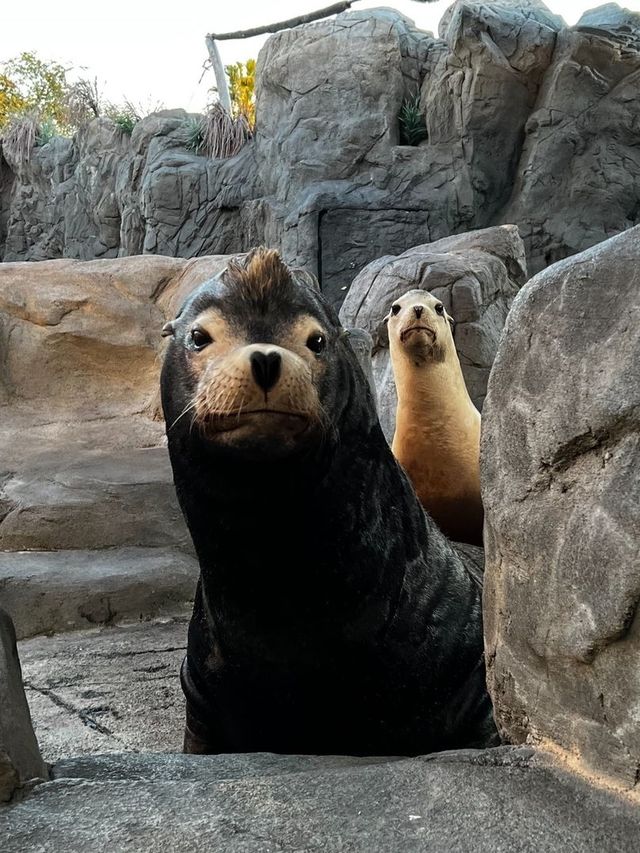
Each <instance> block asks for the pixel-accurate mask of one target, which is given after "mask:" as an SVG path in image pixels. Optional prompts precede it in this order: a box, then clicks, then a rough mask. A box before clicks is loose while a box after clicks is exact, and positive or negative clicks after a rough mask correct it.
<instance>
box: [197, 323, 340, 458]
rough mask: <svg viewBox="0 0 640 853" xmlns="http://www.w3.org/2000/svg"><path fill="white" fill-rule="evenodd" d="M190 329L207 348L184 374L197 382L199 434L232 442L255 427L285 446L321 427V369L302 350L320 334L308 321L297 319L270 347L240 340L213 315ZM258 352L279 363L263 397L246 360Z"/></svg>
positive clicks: (241, 336)
mask: <svg viewBox="0 0 640 853" xmlns="http://www.w3.org/2000/svg"><path fill="white" fill-rule="evenodd" d="M191 327H192V328H194V327H197V328H198V329H200V330H202V331H204V332H206V333H207V334H208V335H209V336H210V338H211V343H210V344H209V345H207V346H206V347H205V348H204V349H203V350H202V351H200V352H193V353H191V354H190V358H189V368H190V370H191V371H192V373H193V374H194V376H195V377H196V378H197V380H198V385H197V389H196V393H195V397H194V401H193V412H194V421H195V423H197V424H199V425H200V427H201V428H203V429H205V430H207V431H209V432H215V433H217V434H218V437H219V438H220V439H222V438H223V437H225V436H226V439H227V440H229V441H233V440H235V439H237V438H238V437H240V435H241V433H242V432H246V431H247V430H249V431H252V430H253V429H254V428H256V427H257V428H258V429H259V430H260V432H261V433H263V434H264V433H265V431H267V430H273V431H274V434H278V435H279V437H280V438H281V440H282V441H283V443H286V441H287V439H288V438H289V437H291V438H292V437H294V436H295V435H297V434H299V433H300V431H301V430H304V429H306V428H307V427H308V426H309V425H310V424H316V425H322V421H323V412H322V408H321V406H320V400H319V397H318V393H317V388H316V384H317V381H318V379H319V375H320V373H321V372H322V371H323V369H324V368H323V365H322V363H321V362H318V360H317V359H316V358H315V356H314V355H313V353H312V352H311V351H310V350H309V349H308V347H307V346H306V341H307V339H308V338H309V336H310V335H312V334H318V333H322V331H323V330H322V329H320V327H319V325H318V322H317V320H315V319H314V318H313V317H310V316H302V317H299V318H298V319H297V320H296V321H295V322H294V323H292V324H291V325H288V326H286V327H285V328H283V329H282V332H281V335H280V336H279V339H278V341H277V343H270V344H256V343H251V342H250V341H248V340H246V339H245V337H244V335H243V334H242V331H241V330H240V329H236V328H234V327H231V326H229V324H228V323H227V321H226V319H225V318H224V316H223V315H222V314H221V313H220V312H219V311H216V310H215V309H208V310H207V311H205V312H203V313H202V314H200V315H199V316H198V317H197V318H196V320H195V321H194V323H192V324H191ZM258 350H262V351H264V352H277V353H278V354H279V355H280V358H281V360H282V367H281V375H280V378H279V379H278V381H277V383H276V384H275V386H274V387H273V388H272V389H270V390H269V392H268V393H265V392H264V391H263V390H262V389H261V388H260V387H259V386H258V385H257V384H256V382H255V380H254V378H253V376H252V373H251V362H250V356H251V353H252V352H254V351H258ZM265 419H266V420H265Z"/></svg>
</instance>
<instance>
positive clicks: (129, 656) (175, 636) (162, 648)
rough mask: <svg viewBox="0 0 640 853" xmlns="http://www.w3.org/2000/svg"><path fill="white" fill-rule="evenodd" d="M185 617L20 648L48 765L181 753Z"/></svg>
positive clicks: (66, 636)
mask: <svg viewBox="0 0 640 853" xmlns="http://www.w3.org/2000/svg"><path fill="white" fill-rule="evenodd" d="M188 615H189V614H188V613H186V612H185V613H184V615H182V616H180V617H175V618H172V619H164V620H155V621H153V622H143V623H137V624H131V625H125V626H120V627H103V628H96V629H91V630H88V631H87V630H85V631H74V632H71V633H66V634H57V635H55V636H52V637H43V636H40V637H34V638H32V639H30V640H23V641H22V642H20V643H19V644H18V650H19V654H20V660H21V662H22V673H23V678H24V682H25V689H26V694H27V700H28V702H29V707H30V708H31V715H32V718H33V724H34V728H35V732H36V736H37V738H38V741H39V743H40V748H41V751H42V754H43V757H44V759H45V760H46V761H49V762H55V761H58V760H59V759H60V758H67V757H71V756H79V755H89V754H92V753H94V754H95V753H103V752H123V751H132V752H174V751H178V750H180V749H181V747H182V730H183V725H184V699H183V694H182V689H181V687H180V680H179V670H180V664H181V662H182V658H183V657H184V654H185V647H186V639H187V625H188Z"/></svg>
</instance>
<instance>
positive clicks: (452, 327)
mask: <svg viewBox="0 0 640 853" xmlns="http://www.w3.org/2000/svg"><path fill="white" fill-rule="evenodd" d="M447 320H448V321H449V325H450V326H451V331H453V330H454V329H455V327H456V321H455V320H454V319H453V317H452V316H451V315H450V314H447Z"/></svg>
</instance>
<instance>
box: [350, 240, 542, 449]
mask: <svg viewBox="0 0 640 853" xmlns="http://www.w3.org/2000/svg"><path fill="white" fill-rule="evenodd" d="M525 280H526V265H525V260H524V246H523V245H522V241H521V240H520V237H519V236H518V230H517V228H515V227H514V226H508V225H506V226H501V227H498V228H487V229H483V230H480V231H473V232H471V233H469V234H460V235H458V236H454V237H447V238H445V239H443V240H438V241H437V242H435V243H431V244H427V245H424V246H414V247H413V248H412V249H409V250H408V251H406V252H404V254H402V255H400V256H398V257H383V258H380V259H379V260H377V261H374V262H373V263H371V264H369V266H367V267H365V269H364V270H363V271H362V272H361V273H360V274H359V275H358V276H357V278H356V279H355V281H354V282H353V285H352V286H351V288H350V290H349V293H348V294H347V297H346V299H345V302H344V304H343V306H342V308H341V311H340V318H341V320H342V322H343V323H344V325H346V326H359V327H361V328H363V329H366V330H367V331H368V332H369V333H370V334H371V335H372V337H373V352H374V355H373V373H374V377H375V382H376V386H377V390H378V414H379V417H380V422H381V424H382V428H383V430H384V432H385V434H386V435H387V437H388V438H389V439H391V437H392V436H393V431H394V426H395V417H396V405H397V397H396V390H395V384H394V380H393V370H392V367H391V360H390V356H389V340H388V337H387V327H386V323H384V317H385V316H386V315H387V314H388V312H389V308H390V306H391V303H392V302H393V300H394V299H396V298H397V297H398V296H401V295H402V294H403V293H406V291H407V290H412V289H413V288H420V289H423V290H429V291H432V292H433V293H434V294H435V295H436V296H437V297H438V298H439V299H442V301H443V303H444V305H445V307H446V309H447V311H448V312H449V313H450V314H451V315H452V316H453V317H454V319H455V321H456V326H455V330H454V340H455V343H456V348H457V350H458V355H459V358H460V364H461V366H462V371H463V373H464V377H465V381H466V383H467V388H468V389H469V394H470V395H471V398H472V399H473V401H474V403H475V404H476V406H477V407H478V408H480V409H481V408H482V403H483V401H484V397H485V393H486V388H487V380H488V378H489V371H490V370H491V365H492V364H493V358H494V356H495V353H496V350H497V347H498V341H499V339H500V333H501V331H502V328H503V326H504V322H505V319H506V317H507V314H508V312H509V308H510V306H511V303H512V301H513V298H514V296H515V295H516V293H517V292H518V288H519V287H520V286H521V285H522V284H523V283H524V281H525Z"/></svg>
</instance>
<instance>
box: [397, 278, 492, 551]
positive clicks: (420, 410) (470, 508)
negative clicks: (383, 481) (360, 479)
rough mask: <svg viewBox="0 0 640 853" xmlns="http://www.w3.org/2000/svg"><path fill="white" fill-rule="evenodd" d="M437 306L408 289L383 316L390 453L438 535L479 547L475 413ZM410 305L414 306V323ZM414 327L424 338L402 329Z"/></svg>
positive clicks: (477, 420)
mask: <svg viewBox="0 0 640 853" xmlns="http://www.w3.org/2000/svg"><path fill="white" fill-rule="evenodd" d="M441 304H442V303H441V302H440V300H439V299H436V298H435V297H434V296H433V295H432V294H431V293H428V292H427V291H418V290H412V291H409V292H408V293H406V294H405V295H404V296H402V297H401V298H400V299H397V300H396V301H395V302H394V306H400V307H399V310H398V309H393V308H392V311H391V312H390V313H389V321H388V322H389V346H390V351H391V362H392V365H393V372H394V376H395V382H396V388H397V392H398V408H397V413H396V431H395V435H394V437H393V444H392V450H393V453H394V455H395V457H396V458H397V460H398V461H399V462H400V464H401V465H402V467H403V468H404V469H405V471H406V472H407V474H408V476H409V478H410V480H411V482H412V483H413V486H414V488H415V490H416V494H417V495H418V497H419V498H420V501H421V502H422V505H423V506H424V508H425V509H426V510H427V512H428V513H429V514H430V515H431V516H432V518H433V519H434V520H435V521H436V523H437V524H438V526H439V527H440V528H441V530H442V531H443V532H444V533H445V534H446V535H447V536H449V538H451V539H453V540H455V541H459V542H470V543H472V544H474V545H481V544H482V524H483V510H482V501H481V498H480V413H479V412H478V410H477V409H476V408H475V406H474V405H473V403H472V402H471V398H470V397H469V394H468V392H467V388H466V385H465V382H464V377H463V375H462V370H461V368H460V362H459V360H458V355H457V352H456V348H455V344H454V342H453V335H452V332H451V327H450V321H451V318H450V317H449V316H448V315H447V314H446V311H444V309H442V310H443V314H442V315H439V314H437V313H436V306H438V305H441ZM415 306H419V307H422V314H421V316H420V317H418V316H417V315H416V313H415ZM394 310H396V311H397V313H393V311H394ZM416 325H418V326H420V325H422V326H427V327H428V328H429V329H430V330H431V332H429V331H426V330H425V331H422V330H415V331H409V330H410V327H412V326H416ZM403 338H404V339H403Z"/></svg>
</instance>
